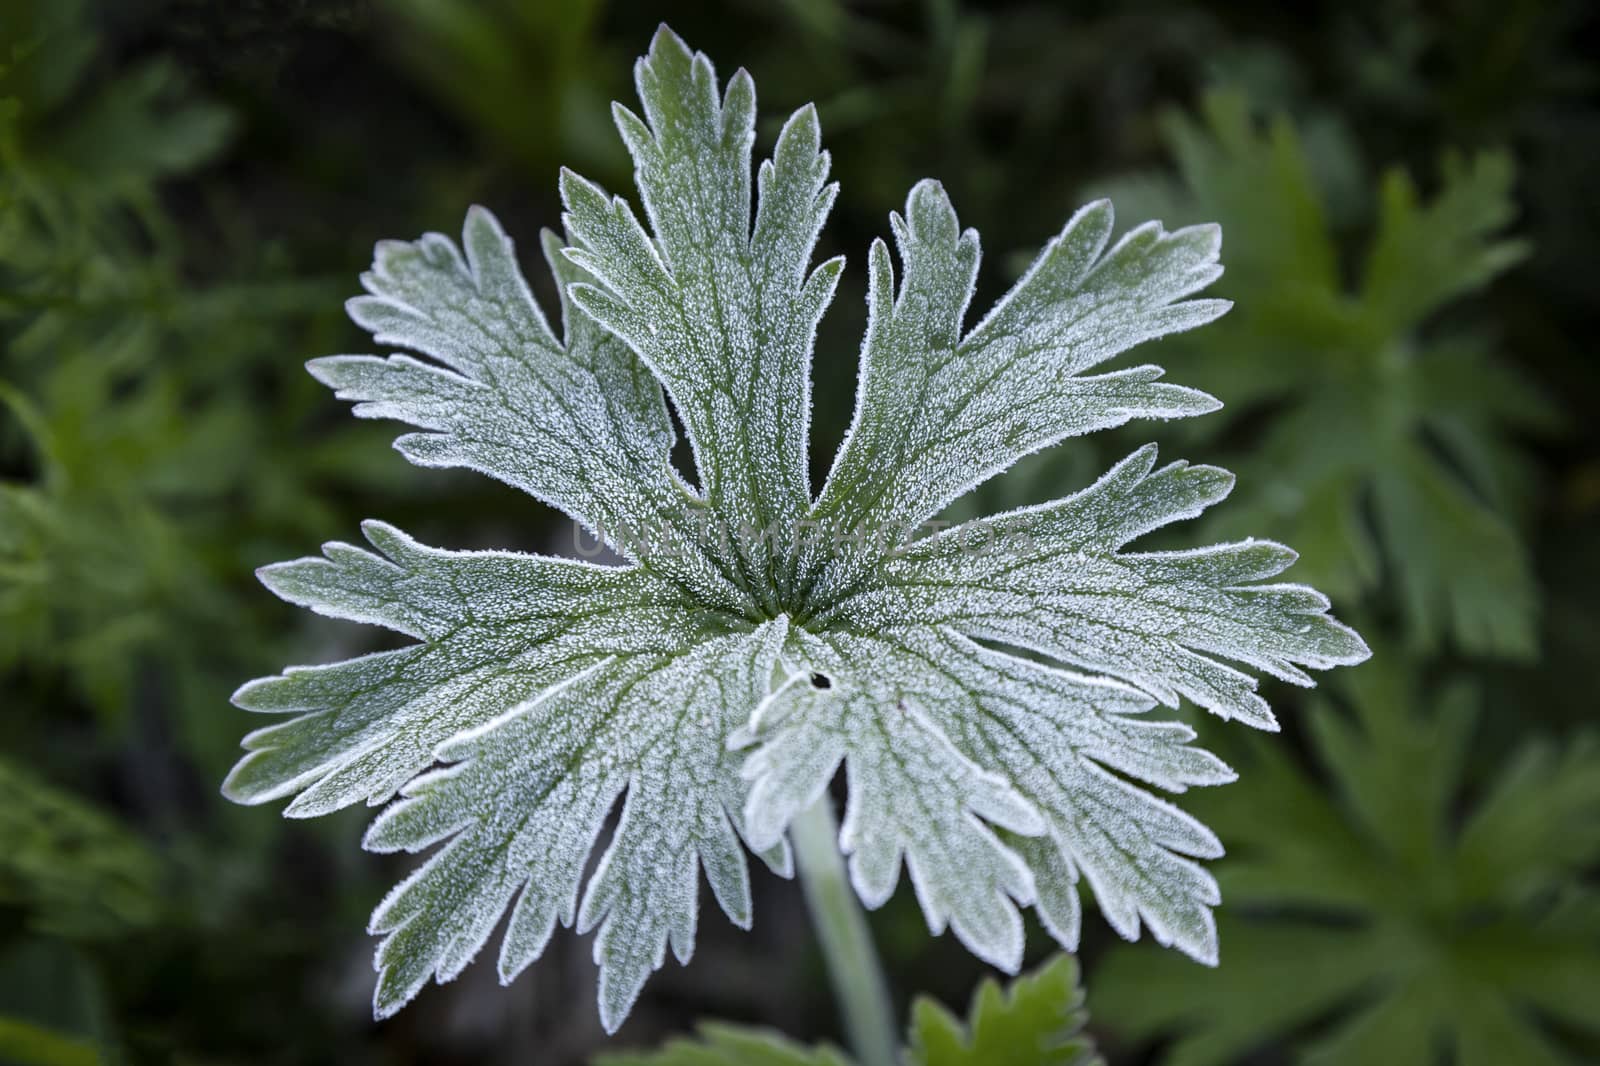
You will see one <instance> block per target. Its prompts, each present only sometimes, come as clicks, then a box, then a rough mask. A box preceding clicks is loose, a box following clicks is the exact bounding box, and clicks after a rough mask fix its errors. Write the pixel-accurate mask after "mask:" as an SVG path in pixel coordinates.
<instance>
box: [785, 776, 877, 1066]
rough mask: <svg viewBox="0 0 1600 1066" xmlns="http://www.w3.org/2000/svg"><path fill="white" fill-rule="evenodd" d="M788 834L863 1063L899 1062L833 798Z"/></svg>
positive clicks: (821, 801) (853, 1042) (824, 800)
mask: <svg viewBox="0 0 1600 1066" xmlns="http://www.w3.org/2000/svg"><path fill="white" fill-rule="evenodd" d="M789 835H790V838H791V839H792V840H793V841H794V853H795V864H796V865H797V866H798V867H799V869H800V884H801V885H802V887H804V889H805V893H806V904H807V906H808V907H809V908H810V910H811V923H812V925H814V926H815V927H816V931H817V939H818V940H819V941H821V942H822V955H823V958H824V959H825V960H826V961H827V964H828V976H829V977H830V978H832V980H833V993H834V997H835V998H836V999H837V1000H838V1001H839V1009H840V1010H841V1011H843V1013H844V1025H845V1029H846V1031H847V1032H848V1033H849V1036H850V1046H851V1048H852V1050H854V1051H855V1053H856V1058H857V1059H858V1060H859V1061H860V1063H861V1066H896V1063H898V1062H899V1057H900V1056H899V1052H898V1050H897V1048H898V1046H899V1040H898V1038H897V1033H898V1027H897V1026H896V1025H895V1021H894V1011H893V1008H892V1007H891V1006H890V1004H889V989H888V986H887V985H886V984H885V983H884V980H883V968H882V967H881V966H880V965H879V963H878V953H877V951H876V950H875V949H874V948H873V946H872V933H871V931H870V930H868V928H867V916H866V914H865V913H863V912H862V910H861V904H860V902H859V901H858V900H857V899H856V893H855V889H853V888H852V887H851V886H850V881H849V879H848V878H847V877H846V876H845V870H844V860H843V859H842V858H840V856H839V826H838V823H837V822H836V821H835V820H834V816H833V800H831V799H830V798H828V795H827V794H826V793H824V794H823V796H822V798H821V799H819V800H817V802H816V803H814V804H812V805H811V809H810V810H808V811H806V812H805V813H804V814H802V815H801V816H800V817H799V818H797V819H795V821H794V824H793V825H792V826H791V827H790V830H789Z"/></svg>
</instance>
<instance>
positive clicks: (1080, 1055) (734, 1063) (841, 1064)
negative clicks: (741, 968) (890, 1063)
mask: <svg viewBox="0 0 1600 1066" xmlns="http://www.w3.org/2000/svg"><path fill="white" fill-rule="evenodd" d="M1087 1021H1088V1012H1087V1011H1086V1010H1085V1009H1084V995H1083V989H1082V987H1080V986H1079V984H1078V963H1077V960H1076V959H1074V958H1073V957H1072V956H1071V955H1057V956H1056V957H1055V958H1053V959H1051V960H1050V961H1049V962H1047V963H1045V964H1044V965H1043V966H1041V967H1040V968H1039V969H1038V970H1036V971H1034V972H1033V973H1030V974H1025V975H1024V976H1022V977H1018V978H1016V979H1015V980H1013V981H1011V982H1010V983H1009V984H1008V985H1006V986H1005V987H1004V988H1002V987H1001V986H1000V984H999V983H998V982H996V981H995V980H993V979H992V978H986V979H985V980H984V981H983V983H982V984H981V985H979V986H978V990H977V991H976V992H975V993H974V994H973V997H972V1006H971V1007H970V1009H969V1010H968V1012H967V1017H966V1019H965V1020H963V1019H960V1018H957V1017H956V1016H955V1015H953V1014H951V1013H950V1012H949V1011H948V1010H946V1009H945V1008H944V1007H943V1006H941V1005H940V1004H939V1003H937V1002H935V1001H934V1000H932V999H929V998H927V997H920V998H918V999H917V1001H916V1002H915V1003H913V1004H912V1006H911V1024H910V1027H909V1033H908V1040H909V1043H908V1046H907V1047H906V1055H905V1061H906V1062H907V1063H908V1064H909V1066H1100V1064H1101V1063H1102V1061H1103V1060H1101V1059H1100V1058H1099V1056H1097V1055H1096V1054H1095V1050H1094V1042H1093V1041H1092V1040H1090V1038H1089V1037H1088V1036H1086V1035H1085V1034H1084V1032H1083V1027H1084V1025H1085V1023H1086V1022H1087ZM850 1061H851V1060H849V1059H847V1058H845V1057H844V1056H843V1055H840V1054H839V1053H838V1052H836V1051H834V1050H833V1049H832V1048H828V1047H822V1048H816V1049H812V1048H806V1047H802V1046H800V1045H798V1044H795V1043H792V1042H791V1041H789V1040H786V1039H784V1038H783V1037H781V1036H779V1035H777V1034H775V1033H769V1032H766V1031H763V1030H755V1029H744V1028H738V1027H735V1026H730V1025H722V1024H716V1023H711V1024H706V1025H702V1026H701V1027H700V1029H699V1033H698V1036H697V1037H696V1038H695V1039H684V1038H678V1039H674V1040H670V1041H668V1042H667V1044H666V1045H665V1046H664V1047H662V1048H661V1049H659V1050H656V1051H648V1052H639V1053H630V1052H623V1053H620V1054H608V1055H601V1056H599V1057H598V1058H596V1059H595V1066H850Z"/></svg>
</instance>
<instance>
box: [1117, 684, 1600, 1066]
mask: <svg viewBox="0 0 1600 1066" xmlns="http://www.w3.org/2000/svg"><path fill="white" fill-rule="evenodd" d="M1352 689H1353V691H1352V692H1351V699H1352V703H1353V709H1354V711H1355V715H1354V716H1353V718H1349V717H1345V716H1343V715H1342V714H1341V713H1340V712H1339V710H1337V709H1336V708H1334V707H1331V706H1330V707H1323V708H1321V709H1320V710H1318V711H1317V713H1316V717H1315V718H1314V719H1313V722H1314V724H1315V726H1316V728H1315V729H1314V730H1313V732H1312V736H1313V741H1314V743H1313V747H1314V752H1315V754H1316V755H1317V756H1318V757H1319V762H1320V763H1321V764H1322V765H1323V766H1324V767H1325V768H1326V770H1327V774H1328V777H1329V779H1330V781H1329V783H1330V784H1331V786H1332V788H1331V789H1329V788H1328V787H1327V786H1326V785H1324V784H1323V783H1322V782H1319V781H1316V780H1312V779H1309V778H1308V776H1307V775H1306V773H1305V772H1304V771H1303V770H1301V769H1300V768H1298V767H1297V766H1295V765H1294V763H1293V761H1292V760H1291V759H1290V758H1289V757H1288V756H1287V755H1286V754H1284V753H1283V752H1281V751H1277V750H1269V749H1267V748H1265V747H1260V746H1258V750H1257V751H1256V752H1255V757H1254V758H1253V759H1252V760H1251V762H1250V763H1249V764H1247V765H1246V766H1245V767H1244V783H1243V784H1241V785H1239V786H1238V787H1236V788H1235V789H1231V790H1228V792H1227V793H1220V794H1217V795H1216V796H1215V797H1214V798H1215V800H1216V802H1214V803H1201V804H1198V806H1199V807H1200V808H1201V813H1202V814H1204V815H1207V816H1209V819H1210V821H1211V822H1212V824H1213V825H1215V826H1216V827H1217V828H1218V829H1219V831H1220V832H1221V833H1222V834H1223V835H1224V836H1225V837H1227V838H1228V839H1230V840H1231V841H1233V842H1234V843H1235V852H1234V855H1232V856H1230V857H1229V858H1228V859H1227V860H1225V861H1224V862H1223V863H1221V864H1220V867H1219V870H1218V874H1219V880H1220V882H1221V884H1222V887H1223V890H1224V892H1225V893H1226V894H1227V896H1228V898H1229V900H1230V902H1231V904H1232V908H1233V910H1232V916H1231V917H1230V918H1229V919H1228V920H1227V921H1224V922H1223V923H1221V927H1222V937H1223V941H1224V943H1225V944H1226V945H1227V946H1226V948H1225V954H1226V964H1225V965H1224V966H1222V967H1221V968H1220V969H1219V970H1218V971H1216V972H1215V973H1202V972H1200V971H1196V970H1195V969H1194V968H1192V967H1183V966H1182V965H1181V964H1174V963H1172V962H1171V961H1169V960H1167V959H1163V958H1158V957H1155V956H1154V955H1153V954H1152V953H1150V952H1145V951H1139V950H1137V949H1127V948H1119V949H1117V950H1116V951H1114V952H1113V953H1112V954H1111V956H1110V957H1109V958H1108V959H1107V960H1106V962H1105V963H1104V965H1103V966H1102V967H1101V969H1100V970H1099V971H1098V972H1097V973H1096V975H1095V988H1096V1011H1097V1014H1098V1016H1099V1018H1100V1019H1101V1020H1102V1021H1103V1022H1105V1023H1106V1024H1107V1025H1108V1026H1109V1027H1111V1028H1112V1029H1113V1030H1116V1031H1120V1032H1122V1033H1123V1034H1125V1035H1127V1036H1131V1037H1135V1038H1144V1037H1152V1036H1156V1035H1159V1034H1175V1036H1176V1039H1175V1040H1174V1042H1173V1043H1172V1044H1171V1045H1170V1047H1169V1050H1168V1051H1167V1052H1166V1054H1165V1056H1164V1057H1163V1059H1162V1060H1161V1061H1163V1062H1165V1063H1168V1064H1171V1066H1207V1064H1221V1063H1230V1062H1236V1061H1239V1060H1240V1059H1241V1058H1243V1057H1245V1056H1246V1055H1247V1054H1248V1053H1249V1052H1250V1051H1251V1050H1252V1049H1255V1048H1258V1047H1264V1046H1267V1045H1269V1044H1279V1043H1283V1042H1287V1043H1288V1044H1289V1045H1290V1046H1291V1047H1292V1048H1294V1049H1295V1050H1296V1053H1297V1054H1296V1057H1295V1061H1303V1062H1308V1063H1312V1062H1316V1063H1324V1062H1325V1063H1345V1062H1423V1061H1435V1060H1436V1058H1437V1053H1438V1052H1440V1051H1441V1050H1445V1049H1448V1051H1449V1054H1450V1056H1451V1057H1450V1059H1449V1061H1452V1062H1455V1063H1461V1064H1466V1063H1479V1062H1483V1063H1489V1062H1518V1063H1521V1062H1530V1063H1563V1062H1571V1063H1577V1062H1580V1061H1587V1059H1585V1058H1584V1057H1583V1055H1582V1054H1581V1052H1579V1051H1578V1050H1577V1048H1576V1047H1572V1046H1567V1045H1565V1044H1563V1042H1562V1040H1561V1038H1559V1037H1558V1036H1557V1035H1556V1034H1555V1033H1554V1032H1553V1031H1552V1030H1551V1029H1549V1028H1547V1027H1546V1026H1545V1025H1543V1024H1542V1023H1541V1016H1542V1017H1543V1018H1554V1019H1559V1020H1560V1021H1561V1022H1562V1024H1563V1025H1564V1026H1565V1027H1567V1029H1568V1032H1569V1033H1582V1034H1588V1035H1589V1037H1590V1038H1591V1039H1592V1038H1593V1037H1594V1036H1595V1035H1600V1009H1597V1008H1596V1003H1595V999H1594V997H1593V995H1592V994H1591V991H1592V989H1593V988H1594V987H1595V985H1594V982H1595V981H1596V980H1600V963H1597V961H1596V960H1597V959H1600V952H1597V949H1600V908H1597V906H1596V904H1600V895H1597V894H1596V892H1595V890H1594V887H1593V886H1592V885H1589V884H1586V883H1585V882H1584V880H1583V877H1584V873H1585V871H1587V870H1589V869H1590V868H1592V865H1593V863H1594V862H1595V861H1596V860H1597V859H1600V831H1597V829H1596V826H1597V824H1600V748H1597V747H1596V744H1595V741H1594V738H1593V737H1589V736H1582V737H1578V738H1576V739H1575V740H1574V742H1572V743H1570V744H1568V745H1565V746H1564V747H1563V748H1562V749H1561V752H1560V754H1559V755H1558V754H1557V753H1556V751H1555V750H1554V749H1552V748H1551V747H1549V746H1547V745H1544V744H1540V743H1530V744H1527V745H1525V746H1524V747H1523V748H1522V749H1521V750H1520V751H1518V752H1515V753H1513V754H1512V755H1511V757H1510V758H1509V759H1507V760H1503V761H1502V762H1501V763H1500V764H1499V767H1498V769H1499V774H1498V776H1497V778H1496V780H1495V782H1494V783H1493V784H1492V785H1491V787H1490V788H1489V789H1488V791H1487V793H1486V794H1485V796H1484V797H1483V798H1482V800H1481V801H1480V802H1478V803H1477V804H1475V805H1468V804H1466V803H1464V801H1463V797H1462V792H1463V772H1462V771H1463V768H1464V766H1465V764H1466V755H1467V746H1468V739H1469V737H1470V733H1471V725H1472V720H1473V713H1472V712H1473V710H1474V708H1473V703H1472V699H1471V696H1472V693H1471V691H1470V690H1469V689H1466V688H1463V687H1459V686H1458V687H1455V688H1448V689H1445V690H1444V691H1442V692H1441V693H1439V694H1438V695H1437V697H1436V698H1434V699H1433V700H1431V701H1429V702H1430V703H1431V706H1429V707H1428V709H1427V710H1426V712H1425V713H1419V712H1418V710H1417V709H1416V705H1417V704H1418V703H1422V702H1424V701H1423V700H1422V698H1421V694H1420V693H1419V692H1418V691H1417V689H1416V687H1415V685H1414V683H1413V682H1412V681H1411V680H1410V679H1408V678H1407V677H1406V676H1405V675H1404V674H1402V673H1401V672H1400V671H1399V669H1398V667H1397V666H1396V665H1395V664H1389V665H1388V666H1386V667H1385V666H1379V665H1376V664H1375V665H1373V666H1370V667H1368V668H1367V669H1366V670H1363V671H1362V672H1361V673H1359V674H1357V675H1353V678H1352ZM1330 793H1331V795H1330ZM1463 810H1465V812H1466V814H1465V818H1464V820H1461V819H1460V818H1459V812H1461V811H1463Z"/></svg>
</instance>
